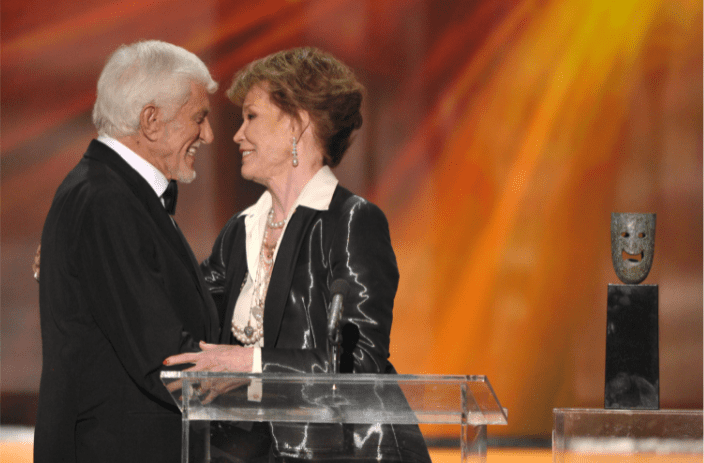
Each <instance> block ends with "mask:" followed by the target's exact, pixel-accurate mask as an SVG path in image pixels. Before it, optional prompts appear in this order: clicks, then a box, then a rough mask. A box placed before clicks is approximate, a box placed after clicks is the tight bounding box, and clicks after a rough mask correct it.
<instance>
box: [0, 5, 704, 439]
mask: <svg viewBox="0 0 704 463" xmlns="http://www.w3.org/2000/svg"><path fill="white" fill-rule="evenodd" d="M1 21H2V23H1V31H2V86H1V91H2V120H1V124H2V125H1V130H2V141H1V150H2V165H1V168H2V170H1V175H2V178H1V180H2V221H1V226H2V230H1V231H2V263H1V265H2V267H1V271H2V288H1V289H2V300H1V302H2V392H3V400H2V403H3V410H5V405H6V403H7V401H6V398H7V397H11V396H13V394H14V395H17V394H23V393H24V394H26V395H29V396H30V397H31V396H32V395H33V394H36V392H37V391H38V387H39V372H40V368H41V339H40V333H39V312H38V297H37V286H36V283H35V282H34V281H33V279H32V276H31V271H30V264H31V261H32V256H33V253H34V249H35V248H36V245H37V243H38V242H39V239H40V235H41V228H42V224H43V221H44V217H45V215H46V213H47V211H48V209H49V205H50V203H51V199H52V196H53V194H54V191H55V190H56V188H57V187H58V185H59V183H60V182H61V180H62V178H63V177H64V175H65V174H66V173H67V172H68V171H69V170H70V169H71V168H72V167H73V165H75V163H76V162H77V161H78V159H79V158H80V156H81V155H82V153H83V150H84V149H85V147H86V145H87V144H88V142H89V141H90V139H91V138H92V137H93V136H94V130H93V127H92V124H91V122H90V112H91V108H92V103H93V99H94V97H95V84H96V81H97V77H98V74H99V72H100V70H101V68H102V65H103V63H104V61H105V59H106V57H107V56H108V55H109V53H110V52H112V51H113V50H114V49H115V48H116V47H117V46H118V45H120V44H122V43H130V42H133V41H136V40H139V39H152V38H154V39H161V40H166V41H170V42H173V43H175V44H178V45H181V46H184V47H186V48H188V49H190V50H191V51H193V52H195V53H196V54H198V55H199V56H201V57H202V58H203V59H204V61H205V62H206V63H207V64H208V66H209V67H210V68H211V70H212V72H213V75H214V77H215V78H216V80H218V81H219V82H220V83H221V88H222V89H224V88H226V87H227V85H228V84H229V80H230V79H231V77H232V75H233V73H234V72H235V71H236V70H237V69H238V68H239V67H241V66H243V65H244V64H246V63H247V62H249V61H250V60H252V59H255V58H258V57H261V56H264V55H266V54H268V53H271V52H273V51H276V50H279V49H283V48H290V47H294V46H300V45H313V46H317V47H320V48H323V49H325V50H328V51H330V52H332V53H333V54H335V55H337V56H338V57H340V58H341V59H343V60H344V61H346V62H347V63H348V64H350V65H351V66H352V67H354V68H355V70H356V71H357V73H358V75H359V76H360V78H361V79H362V80H363V82H364V83H365V85H366V87H367V89H368V94H367V98H366V101H365V103H364V117H365V122H364V126H363V128H362V130H361V131H360V133H359V134H358V136H357V137H356V140H355V143H354V145H353V146H352V148H351V150H350V152H349V153H348V156H347V157H346V159H345V160H344V162H343V163H342V165H341V166H340V167H338V168H337V169H336V174H337V175H338V177H339V178H340V180H341V182H342V183H343V185H345V186H347V187H348V188H350V189H352V190H354V191H356V192H358V193H359V194H361V195H364V196H366V197H368V198H369V199H370V200H372V201H374V202H376V203H377V204H378V205H379V206H381V208H382V209H383V210H384V211H385V212H386V214H387V216H388V218H389V221H390V225H391V235H392V240H393V244H394V246H395V249H396V252H397V256H398V262H399V267H400V272H401V284H400V288H399V292H398V296H397V298H396V306H395V312H394V314H395V317H394V327H393V332H392V359H391V360H392V361H393V362H394V364H395V365H396V367H397V369H398V370H399V371H400V372H403V373H419V374H431V373H433V374H477V375H487V376H488V377H489V379H490V381H491V383H492V384H493V386H494V388H495V390H496V392H497V394H498V396H499V398H500V400H501V401H502V404H503V405H504V406H505V407H507V408H509V423H510V424H509V426H507V427H496V428H495V429H491V430H490V433H492V434H493V435H512V436H549V434H550V430H551V426H552V409H553V408H554V407H572V406H593V407H601V406H603V384H604V351H605V349H604V345H605V332H606V326H605V325H606V288H607V284H608V283H617V282H618V281H617V278H616V276H615V274H614V272H613V270H612V268H611V255H610V229H609V223H610V213H611V212H655V213H657V233H656V245H655V249H656V250H655V260H654V264H653V270H652V271H651V273H650V276H649V277H648V279H647V280H646V281H645V283H649V284H658V285H660V356H661V357H660V359H661V360H660V375H661V376H660V377H661V384H660V391H661V402H662V406H663V407H683V408H684V407H697V408H701V407H702V382H703V379H702V4H701V2H700V1H691V0H667V1H665V0H619V1H616V2H614V1H613V0H590V1H585V0H542V1H534V0H515V1H494V0H477V1H474V2H466V1H459V0H457V1H448V2H436V1H431V0H364V1H360V0H308V1H305V0H301V1H295V0H288V1H285V0H262V1H254V2H229V1H223V0H201V1H200V2H197V3H194V2H191V1H186V0H155V1H150V2H112V1H106V0H87V1H84V2H74V1H67V0H54V1H51V2H50V1H47V0H34V1H29V2H27V1H18V0H5V1H3V3H2V14H1ZM212 104H213V106H214V113H213V125H214V130H215V136H216V142H215V143H213V144H212V145H210V147H209V148H208V149H207V150H205V149H201V151H199V158H198V161H197V163H198V164H197V166H198V179H197V180H196V182H194V184H192V185H189V186H187V187H184V188H183V189H182V195H181V198H182V201H181V207H180V208H179V213H178V216H177V219H178V220H179V223H180V224H181V226H182V228H183V229H184V230H185V233H186V235H187V237H188V239H189V241H190V242H191V243H192V245H193V248H194V250H195V252H196V254H197V255H198V257H199V258H203V257H205V256H206V255H207V253H208V251H209V247H210V244H211V243H212V241H213V239H214V238H215V236H216V235H217V232H218V231H219V229H220V227H221V226H222V225H223V224H224V222H225V220H226V219H227V218H228V217H229V216H230V215H232V214H233V213H234V212H235V211H237V210H240V209H242V208H243V207H245V206H246V205H248V204H249V203H251V202H252V201H254V199H255V198H256V196H257V195H258V194H259V192H260V191H261V190H260V189H259V188H257V187H255V186H253V185H251V184H248V183H246V182H244V181H242V180H241V179H240V176H239V171H238V165H239V159H238V154H237V151H236V146H235V145H234V143H233V142H232V136H233V134H234V132H235V130H236V128H237V124H239V118H238V115H237V113H236V111H235V109H234V108H233V107H232V105H231V104H230V103H229V102H228V101H227V100H226V98H225V97H224V95H223V93H222V91H220V92H218V94H217V95H216V96H215V97H214V99H213V102H212ZM7 416H8V415H7V413H5V412H3V420H4V421H3V422H6V420H7ZM27 419H28V420H30V421H31V420H32V419H33V416H32V411H31V409H30V411H29V415H28V418H27Z"/></svg>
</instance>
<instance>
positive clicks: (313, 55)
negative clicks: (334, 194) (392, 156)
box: [227, 47, 364, 167]
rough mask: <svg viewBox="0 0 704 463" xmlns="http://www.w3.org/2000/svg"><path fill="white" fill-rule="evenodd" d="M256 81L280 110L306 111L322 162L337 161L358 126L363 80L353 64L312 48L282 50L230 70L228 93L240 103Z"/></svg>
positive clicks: (296, 115)
mask: <svg viewBox="0 0 704 463" xmlns="http://www.w3.org/2000/svg"><path fill="white" fill-rule="evenodd" d="M258 84H266V85H264V87H263V88H264V89H265V90H267V91H268V93H269V97H270V98H271V101H272V102H273V103H274V104H275V105H276V106H278V107H279V108H280V109H281V110H282V111H283V112H284V113H286V114H289V115H290V116H293V117H296V118H298V110H301V109H302V110H305V111H307V112H308V114H309V115H310V118H311V120H312V121H313V123H314V125H315V128H316V131H315V132H316V133H315V136H316V137H317V139H318V141H319V142H320V144H321V146H322V147H323V151H324V159H323V163H324V164H325V165H329V166H331V167H335V166H337V165H338V164H339V163H340V161H341V160H342V156H343V155H344V154H345V151H347V148H348V147H349V146H350V141H351V140H350V136H351V134H352V132H353V131H354V130H356V129H358V128H360V127H361V126H362V113H361V112H360V107H361V105H362V95H363V92H364V86H363V85H362V84H361V83H360V82H359V81H358V80H357V78H356V77H355V76H354V73H353V72H352V70H351V69H350V68H349V67H347V66H346V65H345V64H343V63H342V62H340V61H339V60H338V59H336V58H335V57H334V56H332V55H330V54H329V53H325V52H323V51H321V50H318V49H316V48H312V47H304V48H294V49H291V50H284V51H280V52H277V53H274V54H271V55H269V56H267V57H265V58H261V59H258V60H256V61H253V62H251V63H250V64H248V65H247V66H246V67H245V68H243V69H242V70H240V71H239V72H238V73H237V74H235V77H234V79H233V82H232V85H231V86H230V88H229V90H228V91H227V96H228V97H229V98H230V100H232V102H233V103H234V104H236V105H237V106H240V107H241V106H242V104H243V102H244V99H245V97H246V95H247V93H248V92H249V91H250V90H251V88H252V87H254V86H256V85H258Z"/></svg>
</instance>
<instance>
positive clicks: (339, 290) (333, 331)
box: [328, 278, 350, 343]
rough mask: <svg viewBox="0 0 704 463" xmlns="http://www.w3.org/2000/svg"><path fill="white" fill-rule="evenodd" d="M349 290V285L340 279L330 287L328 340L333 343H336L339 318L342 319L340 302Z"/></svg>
mask: <svg viewBox="0 0 704 463" xmlns="http://www.w3.org/2000/svg"><path fill="white" fill-rule="evenodd" d="M349 290H350V285H348V284H347V282H346V281H345V280H343V279H342V278H338V279H337V280H335V281H333V282H332V285H331V286H330V294H332V302H331V303H330V312H329V314H330V315H329V316H328V339H329V340H330V341H331V342H333V343H335V342H337V338H338V331H339V325H340V318H341V317H342V302H343V301H344V299H345V296H347V293H348V292H349Z"/></svg>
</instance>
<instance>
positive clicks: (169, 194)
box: [161, 180, 178, 215]
mask: <svg viewBox="0 0 704 463" xmlns="http://www.w3.org/2000/svg"><path fill="white" fill-rule="evenodd" d="M161 197H162V198H164V209H166V212H168V213H169V214H170V215H174V214H175V213H176V199H177V198H178V185H176V180H171V181H170V182H169V186H167V187H166V191H164V193H163V194H162V195H161Z"/></svg>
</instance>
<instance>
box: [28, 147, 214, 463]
mask: <svg viewBox="0 0 704 463" xmlns="http://www.w3.org/2000/svg"><path fill="white" fill-rule="evenodd" d="M40 313H41V328H42V344H43V346H42V353H43V366H42V378H41V385H40V397H39V411H38V416H37V426H36V431H35V441H34V452H35V453H34V461H35V462H36V463H45V462H75V461H100V462H120V463H123V462H126V461H130V462H139V461H143V462H150V463H153V462H169V463H171V462H173V461H180V454H181V445H180V443H181V439H180V436H181V417H180V413H179V411H178V408H176V406H175V405H174V404H173V400H172V399H171V397H170V395H169V393H168V391H167V390H166V388H164V386H163V385H162V383H161V381H160V379H159V372H160V369H161V366H162V362H163V360H164V359H165V358H166V357H168V356H170V355H174V354H177V353H180V352H187V351H190V352H192V351H197V350H199V349H198V341H199V340H206V341H210V342H214V341H216V340H217V337H218V335H219V323H218V319H217V314H216V310H215V305H214V303H213V301H212V298H211V297H210V295H209V293H208V290H207V288H206V287H205V286H204V283H203V279H202V274H201V273H200V269H199V268H198V265H197V262H196V261H195V257H194V256H193V253H192V252H191V249H190V248H189V247H188V244H187V243H186V242H185V239H183V235H181V233H180V231H179V230H177V228H175V227H174V224H173V223H172V221H171V219H170V217H169V216H168V214H167V213H166V212H165V211H164V208H163V206H162V205H161V202H160V200H159V198H158V197H157V196H156V194H154V190H153V189H152V188H151V187H150V186H149V184H148V183H147V182H146V181H145V180H144V179H143V178H142V177H141V176H140V175H139V174H138V173H137V172H136V171H135V170H134V169H132V168H131V167H130V166H129V165H128V164H127V163H126V162H125V161H124V160H123V159H122V158H121V157H120V156H119V155H118V154H117V153H115V152H114V151H112V150H111V149H110V148H108V147H107V146H105V145H104V144H102V143H100V142H97V141H93V142H91V144H90V146H89V147H88V150H87V152H86V153H85V155H84V157H83V159H82V160H81V161H80V162H79V163H78V165H77V166H76V167H75V168H74V169H73V170H72V171H71V172H70V173H69V174H68V176H67V177H66V179H65V180H64V181H63V183H62V184H61V186H60V187H59V189H58V191H57V192H56V196H55V197H54V201H53V203H52V206H51V209H50V211H49V214H48V216H47V219H46V222H45V224H44V230H43V233H42V262H41V282H40Z"/></svg>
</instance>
